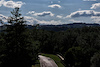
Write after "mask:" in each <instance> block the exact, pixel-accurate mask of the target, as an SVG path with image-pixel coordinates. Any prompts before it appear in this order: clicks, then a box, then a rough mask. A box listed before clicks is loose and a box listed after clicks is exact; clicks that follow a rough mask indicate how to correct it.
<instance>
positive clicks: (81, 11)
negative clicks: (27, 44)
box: [0, 0, 100, 25]
mask: <svg viewBox="0 0 100 67" xmlns="http://www.w3.org/2000/svg"><path fill="white" fill-rule="evenodd" d="M15 7H19V8H20V10H21V14H22V16H23V17H24V19H25V20H26V21H27V24H29V25H35V24H40V25H59V24H69V23H98V24H100V0H0V20H2V21H3V22H4V23H7V20H6V19H5V18H8V17H9V16H11V13H10V11H12V10H13V9H14V8H15ZM0 25H1V24H0Z"/></svg>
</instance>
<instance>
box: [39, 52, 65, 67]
mask: <svg viewBox="0 0 100 67" xmlns="http://www.w3.org/2000/svg"><path fill="white" fill-rule="evenodd" d="M41 55H43V56H46V57H50V58H52V59H53V60H54V61H55V63H56V64H57V65H58V67H65V66H64V65H63V64H62V63H61V59H60V58H59V57H58V56H56V55H53V54H43V53H41Z"/></svg>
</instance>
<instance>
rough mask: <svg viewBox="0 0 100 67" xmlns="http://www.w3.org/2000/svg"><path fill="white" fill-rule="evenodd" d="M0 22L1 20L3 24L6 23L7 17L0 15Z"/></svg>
mask: <svg viewBox="0 0 100 67" xmlns="http://www.w3.org/2000/svg"><path fill="white" fill-rule="evenodd" d="M0 20H2V21H3V22H7V16H4V15H2V14H0Z"/></svg>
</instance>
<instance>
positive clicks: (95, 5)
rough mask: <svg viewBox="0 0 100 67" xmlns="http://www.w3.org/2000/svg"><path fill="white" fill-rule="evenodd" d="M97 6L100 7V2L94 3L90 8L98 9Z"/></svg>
mask: <svg viewBox="0 0 100 67" xmlns="http://www.w3.org/2000/svg"><path fill="white" fill-rule="evenodd" d="M97 8H100V3H95V4H92V7H91V8H90V9H97Z"/></svg>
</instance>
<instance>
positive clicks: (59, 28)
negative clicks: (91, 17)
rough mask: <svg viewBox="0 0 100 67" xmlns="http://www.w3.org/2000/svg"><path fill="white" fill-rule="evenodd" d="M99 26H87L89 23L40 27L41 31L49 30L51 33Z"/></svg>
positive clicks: (97, 25)
mask: <svg viewBox="0 0 100 67" xmlns="http://www.w3.org/2000/svg"><path fill="white" fill-rule="evenodd" d="M99 26H100V25H99V24H96V23H94V24H89V23H88V24H87V23H71V24H62V25H40V26H39V29H44V30H49V31H65V30H67V29H68V28H82V27H99Z"/></svg>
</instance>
